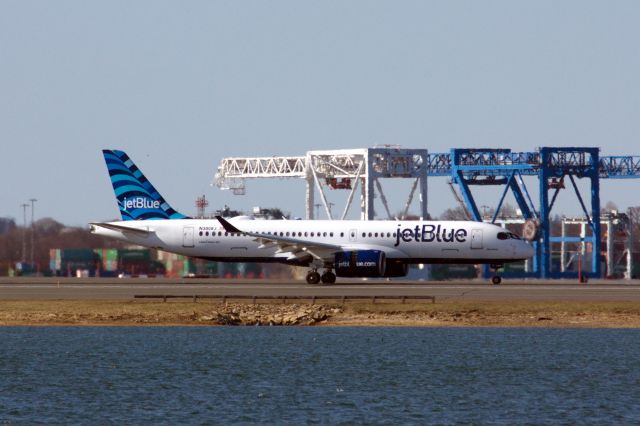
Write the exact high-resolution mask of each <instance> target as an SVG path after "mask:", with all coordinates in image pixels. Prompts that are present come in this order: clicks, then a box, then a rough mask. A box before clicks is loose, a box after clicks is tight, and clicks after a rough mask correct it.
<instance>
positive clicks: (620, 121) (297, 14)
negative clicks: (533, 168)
mask: <svg viewBox="0 0 640 426" xmlns="http://www.w3.org/2000/svg"><path fill="white" fill-rule="evenodd" d="M639 22H640V2H637V1H599V2H594V1H530V2H514V1H483V2H476V1H441V2H430V1H384V2H380V1H370V0H366V1H323V2H313V1H299V0H295V1H224V2H222V1H189V2H175V1H135V2H131V1H108V2H95V1H84V0H82V1H55V2H53V1H28V0H27V1H25V0H15V1H13V0H9V1H7V0H3V1H0V138H1V141H2V142H1V146H2V161H1V164H0V179H1V184H0V185H1V186H0V188H1V191H0V216H9V217H15V218H16V219H18V221H19V223H21V222H22V210H21V208H20V204H21V203H23V202H24V201H25V200H27V199H28V198H31V197H35V198H37V199H38V200H39V201H38V203H37V204H36V217H37V218H38V217H43V216H48V217H53V218H55V219H56V220H59V221H61V222H64V223H67V224H70V225H84V224H86V222H88V221H92V220H103V219H111V218H116V217H117V216H118V210H117V207H116V204H115V200H114V197H113V194H112V190H111V187H110V183H109V180H108V178H107V174H106V168H105V166H104V164H103V160H102V156H101V152H100V150H101V149H102V148H119V149H123V150H125V151H127V152H128V153H129V155H130V156H131V157H132V158H133V159H134V160H135V161H136V162H137V163H138V165H139V166H140V167H141V168H142V169H143V171H144V172H145V173H146V175H147V176H148V177H149V178H150V179H151V181H152V182H153V183H154V184H155V186H156V187H157V188H158V189H159V190H160V191H161V192H162V193H163V195H164V196H165V198H167V200H168V201H169V202H170V203H171V204H172V205H173V206H174V207H175V208H176V209H178V210H180V211H183V212H184V213H187V214H193V213H194V210H195V207H193V206H194V200H195V198H196V197H197V196H198V195H201V194H206V195H207V197H208V198H209V200H210V202H211V206H212V207H218V206H220V207H221V206H223V205H225V204H228V205H230V206H232V207H236V208H242V209H250V208H251V207H252V206H255V205H260V206H281V207H282V208H283V209H285V210H288V211H291V212H292V213H293V214H294V215H297V216H303V215H304V199H303V197H304V184H303V183H302V182H301V181H293V182H285V181H262V182H258V181H250V182H248V191H247V195H245V196H244V197H237V196H235V197H234V196H233V195H231V194H230V193H227V192H222V191H219V190H218V189H216V188H214V187H211V186H209V184H210V182H211V180H212V178H213V175H214V173H215V171H216V168H217V165H218V163H219V161H220V159H221V158H223V157H227V156H272V155H302V154H304V153H305V152H306V151H308V150H312V149H334V148H336V149H339V148H358V147H367V146H373V145H375V144H400V145H402V146H404V147H409V148H427V149H429V150H430V151H434V152H437V151H447V150H448V149H449V148H451V147H508V148H511V149H513V150H515V151H529V150H534V149H535V148H536V147H539V146H556V145H557V146H600V147H602V154H603V155H615V154H639V155H640V138H639V136H640V84H639V82H640V51H639V50H640V44H639V43H638V42H639V40H640V25H638V23H639ZM429 185H430V211H431V212H432V213H433V214H436V215H437V214H440V213H441V212H442V211H443V210H444V209H445V208H447V207H452V206H453V205H454V200H453V198H452V197H451V195H450V194H449V192H448V189H447V188H446V185H445V180H444V179H431V180H430V182H429ZM603 186H604V188H603V189H604V190H603V194H602V202H603V204H604V203H605V202H606V201H608V200H612V201H614V202H616V203H617V204H618V205H619V206H620V207H622V208H625V207H627V206H630V205H638V204H640V199H639V198H640V197H639V196H638V193H639V192H638V189H639V188H640V180H632V181H626V182H621V181H609V182H605V183H604V185H603ZM344 195H345V196H346V194H344ZM563 197H565V198H567V200H568V201H563V202H561V203H560V205H559V210H556V212H557V213H563V211H564V212H566V213H567V214H573V213H577V212H578V210H577V208H576V203H575V197H573V196H572V194H566V195H563ZM390 198H392V197H390ZM392 202H394V203H395V204H394V206H393V207H392V209H395V210H400V209H401V207H402V206H401V203H402V202H404V199H403V198H402V199H398V200H397V201H394V199H392ZM479 203H487V204H491V203H492V202H490V201H489V202H485V201H484V200H482V199H480V200H479Z"/></svg>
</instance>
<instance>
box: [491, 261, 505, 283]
mask: <svg viewBox="0 0 640 426" xmlns="http://www.w3.org/2000/svg"><path fill="white" fill-rule="evenodd" d="M503 267H504V265H500V264H496V265H489V268H491V269H493V271H494V273H495V275H494V276H493V277H491V283H492V284H494V285H499V284H500V283H501V282H502V277H501V276H500V275H498V269H501V268H503Z"/></svg>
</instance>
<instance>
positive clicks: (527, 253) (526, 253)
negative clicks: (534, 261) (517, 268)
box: [520, 241, 536, 259]
mask: <svg viewBox="0 0 640 426" xmlns="http://www.w3.org/2000/svg"><path fill="white" fill-rule="evenodd" d="M520 253H521V254H522V257H523V258H524V259H528V258H530V257H533V255H535V254H536V251H535V250H534V248H533V246H532V245H531V244H529V243H527V242H525V241H523V242H522V247H521V248H520Z"/></svg>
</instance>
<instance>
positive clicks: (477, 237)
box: [471, 229, 482, 249]
mask: <svg viewBox="0 0 640 426" xmlns="http://www.w3.org/2000/svg"><path fill="white" fill-rule="evenodd" d="M471 248H472V249H481V248H482V229H472V230H471Z"/></svg>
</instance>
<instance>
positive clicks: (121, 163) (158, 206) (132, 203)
mask: <svg viewBox="0 0 640 426" xmlns="http://www.w3.org/2000/svg"><path fill="white" fill-rule="evenodd" d="M102 153H103V155H104V161H105V162H106V163H107V169H108V170H109V176H110V177H111V184H112V185H113V191H114V192H115V193H116V198H117V199H118V206H119V207H120V214H121V215H122V220H145V219H188V217H187V216H185V215H183V214H182V213H178V212H177V211H175V210H174V209H173V208H171V206H170V205H169V203H167V202H166V201H165V200H164V198H162V195H160V193H159V192H158V191H157V190H156V189H155V188H154V187H153V185H152V184H151V182H149V180H148V179H147V178H146V177H145V175H144V174H143V173H142V171H140V169H138V167H137V166H136V165H135V164H134V163H133V161H131V159H130V158H129V156H128V155H127V154H126V153H124V152H123V151H115V150H108V149H105V150H103V151H102Z"/></svg>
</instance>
